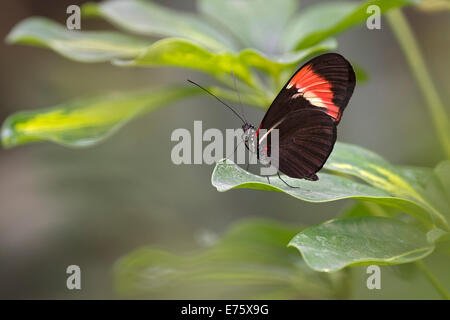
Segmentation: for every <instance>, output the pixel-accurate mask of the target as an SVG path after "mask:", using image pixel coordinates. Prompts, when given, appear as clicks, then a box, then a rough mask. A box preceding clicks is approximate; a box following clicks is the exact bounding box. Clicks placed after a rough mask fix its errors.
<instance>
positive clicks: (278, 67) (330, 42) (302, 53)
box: [239, 39, 337, 77]
mask: <svg viewBox="0 0 450 320" xmlns="http://www.w3.org/2000/svg"><path fill="white" fill-rule="evenodd" d="M336 48H337V42H336V40H335V39H327V40H325V41H323V42H321V43H319V44H317V45H315V46H312V47H310V48H307V49H305V50H299V51H295V52H287V53H280V54H270V55H269V54H265V53H263V52H260V51H258V50H256V49H250V48H248V49H244V50H242V51H241V52H240V54H239V59H240V60H241V61H242V62H243V63H244V64H246V65H249V66H251V67H255V68H258V69H259V70H262V71H264V72H266V73H268V74H270V75H272V76H273V77H279V76H280V74H281V73H282V72H283V71H285V70H287V71H289V72H290V73H291V72H292V71H293V69H296V68H299V67H300V65H299V63H300V62H301V61H303V60H306V59H307V58H309V57H311V56H313V55H317V54H320V53H323V52H326V51H330V50H333V49H336ZM289 76H290V75H289Z"/></svg>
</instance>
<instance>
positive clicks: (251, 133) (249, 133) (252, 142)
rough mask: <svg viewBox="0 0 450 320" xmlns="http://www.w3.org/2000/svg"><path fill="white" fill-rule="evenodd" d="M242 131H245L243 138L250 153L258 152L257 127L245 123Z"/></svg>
mask: <svg viewBox="0 0 450 320" xmlns="http://www.w3.org/2000/svg"><path fill="white" fill-rule="evenodd" d="M242 130H243V131H244V134H243V135H242V138H243V139H244V141H245V143H246V144H247V146H248V147H249V149H250V151H251V152H256V129H255V127H254V126H252V125H251V124H249V123H245V124H244V125H243V126H242Z"/></svg>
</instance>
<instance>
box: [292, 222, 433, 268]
mask: <svg viewBox="0 0 450 320" xmlns="http://www.w3.org/2000/svg"><path fill="white" fill-rule="evenodd" d="M289 246H291V247H295V248H297V249H298V250H299V251H300V252H301V254H302V256H303V259H304V260H305V262H306V263H307V264H308V265H309V266H310V267H311V268H313V269H314V270H316V271H325V272H331V271H337V270H340V269H342V268H345V267H347V266H351V265H360V264H382V265H391V264H392V265H393V264H401V263H408V262H412V261H416V260H419V259H422V258H424V257H426V256H427V255H429V254H430V253H431V252H433V250H434V244H433V243H432V242H429V241H428V240H427V234H426V233H424V232H422V231H421V230H420V229H417V228H416V227H414V226H411V225H409V224H406V223H404V222H402V221H399V220H395V219H389V218H381V217H361V218H341V219H334V220H330V221H327V222H324V223H322V224H319V225H317V226H313V227H310V228H307V229H306V230H304V231H302V232H300V233H299V234H297V235H296V236H295V237H294V238H293V239H292V240H291V242H290V243H289Z"/></svg>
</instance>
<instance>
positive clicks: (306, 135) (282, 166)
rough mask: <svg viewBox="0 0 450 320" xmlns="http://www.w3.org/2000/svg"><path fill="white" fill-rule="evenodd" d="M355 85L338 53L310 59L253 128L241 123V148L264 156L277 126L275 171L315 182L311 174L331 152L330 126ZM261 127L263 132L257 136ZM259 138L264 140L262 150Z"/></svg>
mask: <svg viewBox="0 0 450 320" xmlns="http://www.w3.org/2000/svg"><path fill="white" fill-rule="evenodd" d="M355 84H356V77H355V72H354V70H353V67H352V66H351V64H350V63H349V62H348V61H347V60H346V59H345V58H344V57H343V56H341V55H340V54H337V53H326V54H322V55H320V56H317V57H315V58H313V59H312V60H310V61H308V62H307V63H305V64H304V65H303V66H302V67H300V69H298V70H297V72H295V74H294V75H293V76H292V77H291V78H290V79H289V81H288V82H287V84H286V85H285V86H284V87H283V88H282V89H281V91H280V93H279V94H278V95H277V97H276V98H275V100H274V101H273V102H272V104H271V106H270V107H269V109H268V110H267V113H266V114H265V116H264V118H263V120H262V122H261V124H260V126H259V127H258V129H256V128H255V127H254V126H252V125H251V124H249V123H246V122H245V121H244V122H245V123H244V125H243V126H242V129H243V131H244V138H245V141H246V144H247V147H248V148H249V149H250V150H252V151H255V152H256V153H257V156H258V159H259V158H260V156H261V153H262V152H264V154H265V155H267V156H268V157H270V155H271V134H270V132H271V130H272V129H278V133H279V142H278V143H279V147H278V149H279V151H278V152H279V155H278V162H279V163H277V164H275V166H276V167H277V168H278V170H279V171H280V172H282V173H284V174H285V175H287V176H289V177H292V178H298V179H308V180H313V181H316V180H318V179H319V178H318V177H317V175H316V173H317V172H318V171H319V170H320V169H321V168H322V167H323V165H324V164H325V162H326V161H327V159H328V157H329V155H330V153H331V151H332V150H333V147H334V144H335V142H336V127H337V125H338V124H339V121H340V120H341V118H342V113H343V112H344V109H345V107H346V106H347V104H348V102H349V100H350V97H351V96H352V94H353V90H354V88H355ZM233 111H234V110H233ZM235 113H236V112H235ZM240 118H241V117H240ZM241 119H242V118H241ZM262 129H265V131H266V134H264V135H261V136H260V131H262ZM255 138H256V139H255ZM264 139H267V140H266V141H264V142H265V145H266V146H265V147H264V149H263V148H262V147H261V145H262V142H263V141H262V140H264ZM250 141H251V143H252V144H251V145H249V143H250ZM278 176H279V173H278ZM280 178H281V177H280ZM283 181H284V180H283ZM285 183H286V182H285Z"/></svg>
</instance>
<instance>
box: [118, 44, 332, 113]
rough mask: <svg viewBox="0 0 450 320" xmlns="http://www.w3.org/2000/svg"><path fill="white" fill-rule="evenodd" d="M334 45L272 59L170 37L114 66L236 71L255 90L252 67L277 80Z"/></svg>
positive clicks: (217, 74)
mask: <svg viewBox="0 0 450 320" xmlns="http://www.w3.org/2000/svg"><path fill="white" fill-rule="evenodd" d="M335 46H336V42H335V41H334V40H331V41H326V42H324V43H321V44H319V45H317V46H314V47H312V48H308V49H306V50H302V51H298V52H295V53H292V54H286V55H278V56H274V57H272V58H269V57H268V56H266V55H264V54H263V53H261V52H258V51H256V50H254V49H244V50H243V51H241V52H240V53H237V54H235V53H232V52H221V53H215V52H213V51H210V50H207V49H206V48H202V47H201V46H198V45H196V44H195V43H192V42H190V41H187V40H183V39H177V38H167V39H162V40H159V41H157V42H155V43H154V44H153V45H151V46H150V47H148V48H147V50H146V51H145V52H143V53H142V54H141V55H140V56H139V57H137V58H135V59H127V60H116V61H114V63H115V64H116V65H119V66H164V65H166V66H177V67H182V68H191V69H195V70H200V71H203V72H207V73H209V74H212V75H213V76H215V77H223V76H228V77H229V76H230V75H231V73H232V72H233V73H234V74H235V75H236V77H238V78H240V79H241V80H242V81H244V82H245V83H246V84H248V85H250V86H252V87H255V81H256V80H255V78H254V77H253V76H252V74H251V69H250V67H255V68H258V69H260V70H262V71H265V72H267V73H269V74H271V75H273V76H275V77H278V76H279V75H280V73H281V72H282V71H284V70H286V69H288V68H292V67H295V66H296V65H297V64H298V63H299V61H301V60H303V59H305V58H306V57H309V56H311V55H313V54H316V53H319V52H324V51H327V50H330V49H333V48H335ZM271 59H273V60H271ZM266 107H267V106H266Z"/></svg>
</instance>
